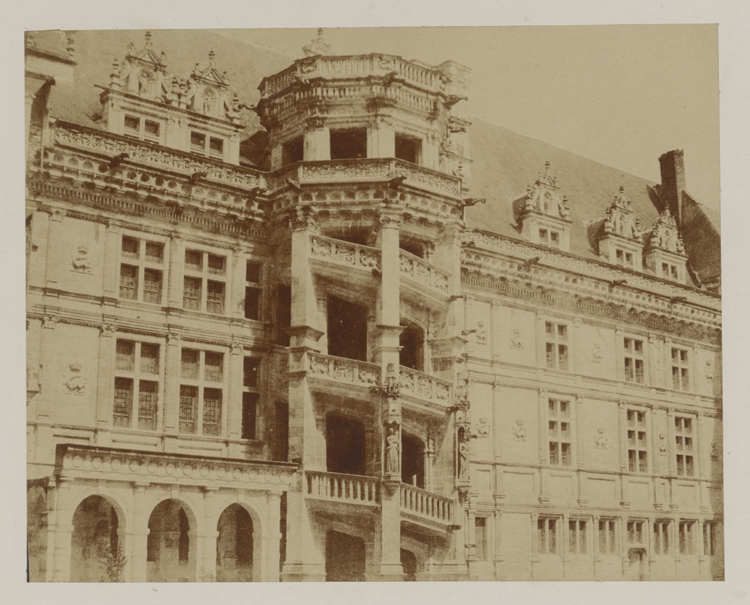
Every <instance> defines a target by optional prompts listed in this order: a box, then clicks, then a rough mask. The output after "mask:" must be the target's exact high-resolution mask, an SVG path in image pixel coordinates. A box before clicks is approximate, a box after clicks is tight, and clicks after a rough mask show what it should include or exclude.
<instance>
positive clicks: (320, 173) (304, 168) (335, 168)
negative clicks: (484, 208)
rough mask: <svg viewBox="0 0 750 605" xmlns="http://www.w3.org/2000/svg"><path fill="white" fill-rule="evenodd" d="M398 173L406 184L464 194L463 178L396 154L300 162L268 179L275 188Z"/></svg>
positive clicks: (270, 186) (384, 176) (366, 179)
mask: <svg viewBox="0 0 750 605" xmlns="http://www.w3.org/2000/svg"><path fill="white" fill-rule="evenodd" d="M398 175H401V176H405V177H406V181H405V182H406V184H409V185H412V186H415V187H423V188H425V189H430V190H433V191H436V192H438V193H442V194H444V195H448V196H453V197H458V196H459V195H460V194H461V179H460V178H458V177H455V176H453V175H450V174H445V173H443V172H438V171H437V170H432V169H430V168H425V167H423V166H417V165H416V164H412V163H411V162H405V161H403V160H396V159H393V158H367V159H361V160H351V159H350V160H318V161H313V162H298V163H296V164H293V165H292V166H287V167H285V168H283V169H281V170H278V171H276V172H275V173H273V174H271V175H268V176H267V177H266V181H267V182H268V187H269V189H271V190H276V189H279V188H281V187H284V186H285V185H286V184H287V179H293V180H295V181H298V182H299V183H310V184H312V183H327V182H332V181H341V180H343V181H356V180H361V181H369V180H374V181H385V180H387V179H389V178H392V177H395V176H398Z"/></svg>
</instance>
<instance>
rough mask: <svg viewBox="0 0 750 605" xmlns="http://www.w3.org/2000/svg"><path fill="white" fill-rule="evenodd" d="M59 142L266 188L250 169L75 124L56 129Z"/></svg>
mask: <svg viewBox="0 0 750 605" xmlns="http://www.w3.org/2000/svg"><path fill="white" fill-rule="evenodd" d="M55 142H56V143H57V144H58V145H64V146H71V147H78V148H83V149H86V150H90V151H95V152H97V153H104V154H107V155H111V156H112V157H115V156H117V155H119V154H121V153H127V154H128V161H130V162H143V163H145V164H149V165H151V166H155V167H159V168H163V169H166V170H176V171H179V172H183V173H185V174H187V175H192V174H195V173H198V172H201V173H205V177H203V178H205V179H209V180H215V181H220V182H222V183H226V184H228V185H232V186H235V187H247V188H254V187H266V183H265V177H264V175H262V174H260V173H254V172H252V171H251V170H249V169H247V168H238V167H230V166H228V165H227V164H222V163H219V162H216V163H214V162H209V161H208V160H201V159H200V158H196V157H192V156H189V155H188V154H182V153H177V152H174V151H168V150H166V149H163V148H161V149H159V148H155V147H154V146H152V145H147V144H145V143H138V142H136V141H130V140H127V139H125V138H123V137H118V136H115V135H113V134H112V133H105V132H101V133H100V132H97V131H94V130H88V129H85V128H82V127H74V126H72V125H65V126H63V125H62V124H61V123H60V122H58V123H57V126H56V127H55Z"/></svg>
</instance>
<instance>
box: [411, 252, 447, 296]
mask: <svg viewBox="0 0 750 605" xmlns="http://www.w3.org/2000/svg"><path fill="white" fill-rule="evenodd" d="M399 270H400V272H401V275H403V276H405V277H408V278H410V279H413V280H414V281H415V282H417V283H419V284H422V285H424V286H427V287H428V288H431V289H433V290H436V291H437V292H440V293H441V294H444V295H446V296H447V295H448V284H449V283H450V282H449V276H450V274H449V273H448V272H447V271H443V270H442V269H438V268H437V267H436V266H434V265H433V264H431V263H428V262H427V261H425V260H423V259H421V258H419V257H418V256H414V255H413V254H409V253H408V252H404V251H403V250H402V251H400V252H399Z"/></svg>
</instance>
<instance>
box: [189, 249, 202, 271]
mask: <svg viewBox="0 0 750 605" xmlns="http://www.w3.org/2000/svg"><path fill="white" fill-rule="evenodd" d="M185 268H186V269H190V270H191V271H201V270H202V269H203V254H201V253H200V252H198V251H197V250H185Z"/></svg>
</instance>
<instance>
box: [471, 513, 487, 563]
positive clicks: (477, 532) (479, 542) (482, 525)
mask: <svg viewBox="0 0 750 605" xmlns="http://www.w3.org/2000/svg"><path fill="white" fill-rule="evenodd" d="M474 541H475V550H474V553H475V557H476V560H477V561H486V560H487V519H486V518H484V517H476V518H475V519H474Z"/></svg>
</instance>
